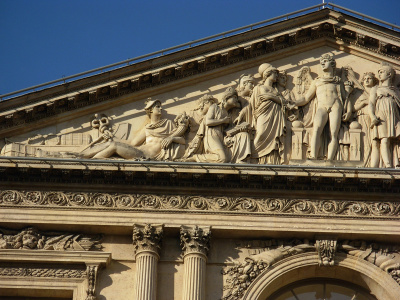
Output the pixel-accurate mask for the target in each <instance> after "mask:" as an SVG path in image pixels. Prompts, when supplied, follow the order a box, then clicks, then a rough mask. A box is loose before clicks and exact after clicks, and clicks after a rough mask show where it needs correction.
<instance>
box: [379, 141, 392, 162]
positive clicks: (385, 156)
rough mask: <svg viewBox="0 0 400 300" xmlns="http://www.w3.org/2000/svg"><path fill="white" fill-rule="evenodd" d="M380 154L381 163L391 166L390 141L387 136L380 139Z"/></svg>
mask: <svg viewBox="0 0 400 300" xmlns="http://www.w3.org/2000/svg"><path fill="white" fill-rule="evenodd" d="M381 155H382V160H383V163H384V164H385V167H386V168H391V167H392V164H391V162H390V161H391V159H390V158H391V155H390V141H389V139H388V138H383V139H382V140H381Z"/></svg>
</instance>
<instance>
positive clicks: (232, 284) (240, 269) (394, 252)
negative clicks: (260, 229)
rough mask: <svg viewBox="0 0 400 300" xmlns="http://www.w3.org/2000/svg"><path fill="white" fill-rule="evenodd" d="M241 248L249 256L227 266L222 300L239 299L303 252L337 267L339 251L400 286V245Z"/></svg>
mask: <svg viewBox="0 0 400 300" xmlns="http://www.w3.org/2000/svg"><path fill="white" fill-rule="evenodd" d="M239 248H242V249H244V248H248V249H249V250H252V251H249V250H248V251H249V252H250V253H256V254H250V255H248V256H246V257H245V259H244V261H233V262H231V263H233V265H231V266H228V267H225V268H224V269H223V270H222V274H223V275H225V276H226V280H225V282H226V284H225V285H224V288H223V290H224V295H223V297H222V300H239V299H241V297H242V296H243V295H244V293H245V291H246V290H247V288H248V287H249V286H250V284H251V283H252V282H253V281H254V280H255V279H256V278H257V277H258V276H259V275H260V274H261V273H263V272H265V271H266V270H267V269H268V268H270V267H271V266H273V265H274V264H275V263H277V262H278V261H280V260H282V259H284V258H286V257H289V256H292V255H296V254H300V253H304V252H315V251H316V252H318V257H319V265H320V266H322V267H324V266H329V265H334V264H335V261H334V257H335V254H336V252H341V253H346V254H348V255H351V256H354V257H356V258H358V259H360V260H366V261H368V262H370V263H372V264H374V265H376V266H377V267H379V268H381V269H382V270H383V271H385V272H387V273H388V274H389V275H390V276H392V278H393V279H394V280H395V281H396V282H397V283H398V284H399V285H400V246H397V245H383V244H378V243H368V242H366V241H348V240H346V241H341V242H337V241H336V240H333V239H323V240H316V241H315V243H310V241H308V240H304V241H301V240H290V241H289V240H284V241H283V240H274V239H273V240H263V241H250V242H248V243H247V244H246V245H244V246H241V247H239Z"/></svg>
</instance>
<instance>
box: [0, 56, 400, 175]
mask: <svg viewBox="0 0 400 300" xmlns="http://www.w3.org/2000/svg"><path fill="white" fill-rule="evenodd" d="M315 71H318V73H319V76H318V77H316V78H313V76H312V71H311V68H310V67H309V66H303V67H301V68H300V70H298V74H297V75H296V78H295V82H294V85H295V88H294V89H293V90H290V89H288V88H287V82H288V78H289V77H288V74H287V71H286V70H279V68H277V67H275V66H273V65H271V64H270V63H263V64H261V65H260V66H259V68H258V74H255V75H254V76H253V75H252V74H247V75H242V76H241V77H240V78H238V80H237V82H238V86H236V87H233V86H231V87H228V88H227V89H226V90H225V92H224V93H222V95H221V96H219V99H217V98H216V97H214V96H213V95H210V94H204V95H202V96H201V97H199V98H200V99H199V100H198V103H197V105H196V106H197V107H196V108H194V109H193V110H191V111H188V112H187V113H186V111H185V112H182V113H179V112H178V114H177V115H176V117H175V119H174V121H172V120H169V119H166V118H163V117H162V108H161V101H160V100H153V99H151V98H149V99H148V100H147V101H146V102H145V107H144V112H145V113H146V115H147V116H148V124H147V125H145V126H144V127H142V128H141V129H140V130H139V131H138V132H136V133H134V134H133V133H132V134H131V132H130V128H129V126H123V125H126V124H122V123H121V124H114V125H113V126H111V119H110V118H109V117H107V116H106V115H99V114H96V115H95V116H94V118H93V120H92V122H91V130H92V132H93V130H97V133H96V134H94V136H93V137H92V136H91V135H90V134H89V133H79V134H75V136H70V135H71V134H72V133H65V134H53V135H47V136H41V135H40V136H35V137H31V138H29V139H27V140H26V139H25V140H23V141H19V140H14V141H13V139H12V138H9V139H7V141H6V145H5V147H4V148H3V149H2V155H6V156H36V157H38V156H39V157H40V156H45V157H75V158H93V159H108V158H114V159H130V160H155V161H183V162H202V163H234V164H236V163H258V164H274V165H276V164H307V165H310V164H311V165H324V164H325V162H326V161H328V162H332V161H335V165H338V164H339V165H343V166H353V167H367V166H371V167H387V168H391V167H396V166H400V159H399V156H400V150H399V149H400V148H399V146H400V142H399V141H398V138H399V137H400V93H399V89H398V87H397V86H395V85H394V81H393V80H394V77H395V75H396V72H395V70H394V68H393V67H391V66H389V65H387V64H382V66H381V67H380V68H379V69H378V70H377V74H378V75H377V77H375V74H374V73H373V72H368V73H366V74H364V75H363V76H362V78H361V80H359V79H358V77H359V76H358V75H357V73H356V72H355V71H354V70H353V68H352V67H351V66H342V67H341V68H338V67H337V65H336V60H335V58H334V57H333V56H332V55H331V54H324V55H322V56H321V57H320V66H319V70H314V72H315ZM256 77H258V78H260V77H261V80H260V81H259V82H255V78H256ZM360 81H361V82H360ZM119 125H120V126H119ZM130 125H134V124H130ZM67 135H68V138H67ZM71 137H72V140H71ZM67 140H71V142H70V143H69V144H68V142H66V141H67ZM72 144H74V145H76V146H75V149H76V147H79V151H78V152H73V151H71V147H70V146H72ZM50 145H51V146H52V147H53V148H51V147H50ZM49 147H50V148H51V149H53V151H50V150H49V149H50V148H49ZM54 147H58V148H59V150H58V151H54ZM58 148H57V149H58Z"/></svg>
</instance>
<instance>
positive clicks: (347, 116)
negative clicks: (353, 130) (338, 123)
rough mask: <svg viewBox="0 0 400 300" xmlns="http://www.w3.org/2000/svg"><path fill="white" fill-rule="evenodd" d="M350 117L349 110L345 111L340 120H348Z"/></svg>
mask: <svg viewBox="0 0 400 300" xmlns="http://www.w3.org/2000/svg"><path fill="white" fill-rule="evenodd" d="M350 117H351V112H347V113H345V114H344V115H343V116H342V121H343V122H348V121H349V120H350Z"/></svg>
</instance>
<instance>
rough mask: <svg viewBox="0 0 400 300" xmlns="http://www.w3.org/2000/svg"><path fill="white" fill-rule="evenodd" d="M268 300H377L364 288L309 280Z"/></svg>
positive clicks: (288, 287) (287, 288)
mask: <svg viewBox="0 0 400 300" xmlns="http://www.w3.org/2000/svg"><path fill="white" fill-rule="evenodd" d="M266 300H376V298H375V297H374V296H372V295H371V294H370V293H369V292H368V291H367V290H365V289H364V288H362V287H360V286H358V285H355V284H352V283H349V282H346V281H342V280H337V279H330V278H319V279H307V280H302V281H298V282H295V283H293V284H290V285H287V286H285V287H283V288H281V289H279V290H278V291H277V292H275V293H274V294H273V295H271V296H270V297H268V298H267V299H266Z"/></svg>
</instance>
